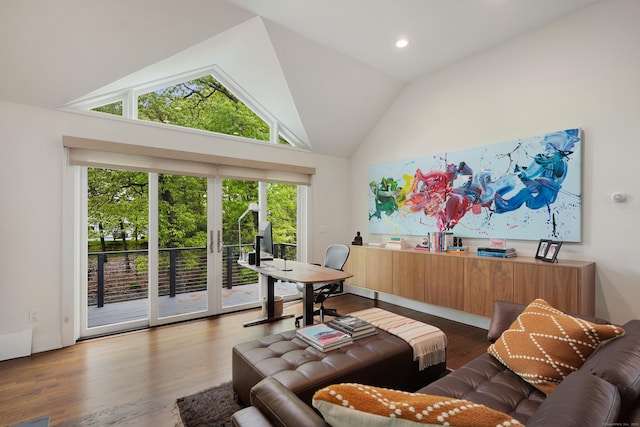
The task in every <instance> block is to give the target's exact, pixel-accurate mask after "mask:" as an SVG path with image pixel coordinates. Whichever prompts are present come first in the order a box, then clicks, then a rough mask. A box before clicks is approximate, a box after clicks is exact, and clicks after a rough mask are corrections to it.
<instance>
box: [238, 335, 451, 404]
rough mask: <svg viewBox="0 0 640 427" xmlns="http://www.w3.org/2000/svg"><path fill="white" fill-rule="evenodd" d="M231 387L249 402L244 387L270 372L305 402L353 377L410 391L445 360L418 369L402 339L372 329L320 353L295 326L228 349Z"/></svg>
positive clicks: (433, 376)
mask: <svg viewBox="0 0 640 427" xmlns="http://www.w3.org/2000/svg"><path fill="white" fill-rule="evenodd" d="M232 366H233V388H234V390H235V391H236V393H237V394H238V397H239V399H240V400H242V401H243V402H245V403H248V402H249V391H250V390H251V387H253V386H254V385H256V384H257V383H258V382H259V381H260V380H262V379H263V378H265V377H273V378H275V379H276V380H278V381H279V382H280V383H282V384H283V385H284V386H285V387H287V388H288V389H289V390H291V391H292V392H293V393H295V394H296V395H297V396H298V397H299V398H300V399H302V400H303V401H304V402H306V403H307V404H309V405H310V404H311V398H312V397H313V394H314V393H315V392H316V391H317V390H319V389H320V388H322V387H325V386H327V385H329V384H335V383H340V382H358V383H365V384H370V385H375V386H378V387H388V388H394V389H400V390H406V391H415V390H416V389H418V388H419V387H423V386H424V385H425V384H428V383H430V382H431V381H434V380H436V379H438V378H440V377H441V376H443V375H444V373H445V371H446V362H443V363H440V364H437V365H433V366H430V367H427V368H426V369H423V370H422V371H419V370H418V362H417V361H416V362H414V361H413V350H412V349H411V347H410V346H409V344H407V343H406V342H405V341H404V340H402V339H401V338H398V337H396V336H394V335H391V334H389V333H387V332H385V331H383V330H380V329H378V334H376V335H373V336H370V337H366V338H361V339H359V340H355V341H354V342H353V344H351V345H348V346H346V347H342V348H339V349H337V350H332V351H329V352H327V353H322V352H320V351H318V350H316V349H314V348H313V347H311V346H310V345H308V344H306V343H305V342H304V341H302V340H300V339H299V338H296V331H295V330H293V331H287V332H283V333H280V334H274V335H269V336H266V337H264V338H261V339H259V340H256V341H250V342H246V343H243V344H239V345H237V346H235V347H234V348H233V357H232Z"/></svg>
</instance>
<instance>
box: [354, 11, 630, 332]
mask: <svg viewBox="0 0 640 427" xmlns="http://www.w3.org/2000/svg"><path fill="white" fill-rule="evenodd" d="M639 19H640V2H638V1H635V0H605V1H603V2H601V3H597V4H596V5H594V6H592V7H590V8H587V9H585V10H583V11H581V12H578V13H577V14H574V15H571V16H569V17H567V18H564V19H561V20H559V21H556V22H554V23H552V24H550V25H547V26H545V27H543V28H541V29H539V30H537V31H534V32H532V33H529V34H527V35H525V36H523V37H521V38H518V39H515V40H512V41H511V42H509V43H506V44H502V45H499V46H496V47H494V48H492V49H489V50H486V51H484V52H482V53H480V54H478V55H475V56H473V57H470V58H467V59H466V60H464V61H461V62H459V63H456V64H455V65H452V66H449V67H446V68H444V69H441V70H439V71H437V72H434V73H432V74H430V75H427V76H425V77H424V78H422V79H420V80H419V81H416V82H414V83H413V84H411V85H409V86H408V87H407V88H406V89H405V90H404V92H403V93H402V94H401V95H400V96H399V98H398V99H397V100H396V102H395V104H394V105H393V106H392V107H391V108H390V109H389V111H388V112H387V114H386V115H385V117H384V118H383V119H382V120H381V121H380V122H379V124H378V125H377V126H376V128H375V129H374V130H373V131H372V132H371V133H370V134H369V136H368V137H367V139H366V140H365V142H364V143H363V144H362V145H361V146H360V147H359V149H358V151H357V152H356V153H355V154H354V155H353V156H352V157H351V160H350V168H351V172H350V173H351V179H350V182H351V186H350V193H351V194H352V195H353V202H352V206H353V209H352V212H351V224H353V228H354V229H358V230H360V231H362V232H363V235H364V239H365V242H368V241H385V240H386V237H387V236H380V235H369V234H368V233H367V229H368V224H367V222H368V216H367V210H368V208H367V206H368V199H367V197H368V194H367V191H368V185H367V184H368V182H367V177H368V168H369V167H370V166H372V165H377V164H383V163H388V162H392V161H398V160H408V159H412V158H418V157H422V156H425V155H429V154H437V153H442V152H444V151H457V150H461V149H465V148H469V147H475V146H482V145H489V144H495V143H500V142H506V141H512V140H514V139H517V138H520V137H528V136H535V135H540V134H543V133H547V132H551V131H556V130H562V129H568V128H571V127H581V128H582V129H583V136H584V140H583V152H584V154H583V155H584V158H583V197H584V199H583V241H582V243H578V244H575V243H574V244H565V245H563V247H562V249H561V251H560V257H561V258H565V259H584V260H593V261H595V262H596V270H597V271H596V275H597V279H596V314H597V315H599V316H602V317H605V318H608V319H610V320H612V321H614V322H620V323H622V322H625V321H627V320H629V319H632V318H640V286H638V284H639V283H640V262H638V261H637V259H636V251H635V250H634V247H633V245H634V244H635V243H636V242H638V241H639V239H640V227H638V226H637V224H638V222H637V221H638V220H637V218H638V213H639V209H638V204H639V202H640V194H639V191H638V187H637V186H636V185H635V181H636V179H634V176H635V175H636V168H635V162H636V159H637V158H638V157H639V156H640V144H638V141H637V139H638V135H639V134H640V120H639V119H638V118H639V117H640V78H639V76H640V55H639V54H638V52H639V50H638V49H639V48H640V46H639V45H638V41H640V26H639V25H638V20H639ZM617 191H619V192H623V193H625V194H627V196H628V200H627V202H626V203H622V204H615V203H613V202H612V201H611V199H610V196H611V194H612V193H613V192H617ZM511 243H513V246H515V247H516V248H517V249H518V250H519V253H520V254H521V255H529V256H533V255H534V253H535V248H536V247H537V241H536V242H528V241H517V242H511ZM465 244H469V245H470V246H471V247H472V248H473V247H474V246H478V245H480V244H485V242H484V241H482V240H472V239H467V240H466V241H465Z"/></svg>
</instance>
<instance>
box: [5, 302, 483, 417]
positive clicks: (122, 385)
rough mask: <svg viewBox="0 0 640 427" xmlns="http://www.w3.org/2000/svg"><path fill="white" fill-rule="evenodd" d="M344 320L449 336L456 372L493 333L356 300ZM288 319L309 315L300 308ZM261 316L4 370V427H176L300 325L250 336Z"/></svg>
mask: <svg viewBox="0 0 640 427" xmlns="http://www.w3.org/2000/svg"><path fill="white" fill-rule="evenodd" d="M326 305H327V306H328V307H332V308H337V309H338V311H339V312H340V313H349V312H352V311H356V310H361V309H364V308H369V307H374V306H378V307H380V308H383V309H385V310H389V311H392V312H395V313H398V314H401V315H403V316H407V317H411V318H414V319H417V320H420V321H423V322H425V323H430V324H432V325H435V326H437V327H439V328H440V329H442V330H443V331H444V332H445V334H446V335H447V340H448V346H447V365H448V367H449V368H452V369H455V368H457V367H459V366H461V365H463V364H464V363H466V362H467V361H468V360H470V359H472V358H474V357H476V356H477V355H479V354H481V353H483V352H485V351H486V348H487V346H488V342H487V340H486V330H484V329H480V328H475V327H472V326H467V325H463V324H460V323H457V322H452V321H449V320H446V319H442V318H439V317H435V316H430V315H428V314H424V313H420V312H417V311H414V310H410V309H406V308H403V307H399V306H396V305H392V304H388V303H384V302H376V301H374V300H371V299H368V298H363V297H360V296H355V295H351V294H347V295H341V296H337V297H333V298H331V299H330V300H329V301H327V304H326ZM284 311H285V313H292V314H295V315H300V314H302V304H301V302H299V301H297V302H291V303H286V304H285V309H284ZM259 315H260V310H259V309H255V310H249V311H244V312H240V313H233V314H226V315H222V316H216V317H211V318H207V319H201V320H195V321H190V322H185V323H180V324H176V325H171V326H163V327H158V328H152V329H147V330H142V331H136V332H130V333H125V334H120V335H114V336H110V337H104V338H97V339H92V340H88V341H83V342H80V343H78V344H76V345H74V346H71V347H67V348H63V349H60V350H54V351H50V352H46V353H38V354H35V355H32V356H30V357H24V358H20V359H13V360H8V361H3V362H0V426H3V427H4V426H11V425H14V424H16V423H20V422H24V421H27V420H30V419H34V418H38V417H41V416H49V417H50V418H51V421H50V425H51V426H110V425H117V426H121V425H135V426H153V427H163V426H171V427H172V426H174V425H175V421H176V418H175V415H174V413H173V412H172V411H173V409H174V404H175V401H176V399H177V398H179V397H182V396H186V395H189V394H193V393H196V392H198V391H201V390H204V389H206V388H209V387H212V386H214V385H217V384H220V383H222V382H225V381H229V380H231V349H232V347H233V346H234V345H236V344H238V343H242V342H245V341H249V340H253V339H257V338H259V337H262V336H264V335H269V334H272V333H277V332H281V331H285V330H290V329H293V328H294V325H293V321H294V320H293V319H291V318H289V319H284V320H281V321H277V322H273V323H268V324H264V325H258V326H253V327H248V328H245V327H243V326H242V323H243V322H246V321H249V320H253V319H255V318H257V317H258V316H259Z"/></svg>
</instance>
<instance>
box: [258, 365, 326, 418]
mask: <svg viewBox="0 0 640 427" xmlns="http://www.w3.org/2000/svg"><path fill="white" fill-rule="evenodd" d="M250 399H251V404H252V405H253V406H255V407H256V408H258V409H259V410H260V412H261V413H262V414H263V415H264V416H265V417H266V418H267V419H268V420H269V421H270V422H271V424H272V425H274V426H276V427H285V426H309V427H328V426H329V424H327V423H326V422H325V421H324V419H323V418H322V417H321V416H320V415H318V413H317V412H315V411H314V410H313V409H312V408H311V407H310V406H308V405H307V404H305V403H304V402H303V401H302V400H300V399H299V398H298V396H296V395H295V394H294V393H293V392H292V391H291V390H289V389H288V388H286V387H285V386H283V385H282V384H280V383H279V382H278V381H277V380H276V379H274V378H272V377H267V378H265V379H263V380H262V381H260V382H259V383H258V384H256V385H255V386H253V388H251V393H250Z"/></svg>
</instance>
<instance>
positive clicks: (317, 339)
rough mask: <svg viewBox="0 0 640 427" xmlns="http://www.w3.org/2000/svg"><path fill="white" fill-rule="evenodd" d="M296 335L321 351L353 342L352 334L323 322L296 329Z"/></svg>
mask: <svg viewBox="0 0 640 427" xmlns="http://www.w3.org/2000/svg"><path fill="white" fill-rule="evenodd" d="M296 336H297V337H298V338H300V339H301V340H303V341H304V342H306V343H307V344H309V345H311V346H312V347H314V348H315V349H316V350H320V351H323V352H324V351H330V350H335V349H336V348H340V347H344V346H346V345H349V344H352V343H353V339H352V338H351V335H349V334H347V333H346V332H342V331H339V330H337V329H334V328H332V327H330V326H327V325H325V324H324V323H321V324H319V325H311V326H306V327H304V328H300V329H298V330H297V331H296Z"/></svg>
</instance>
